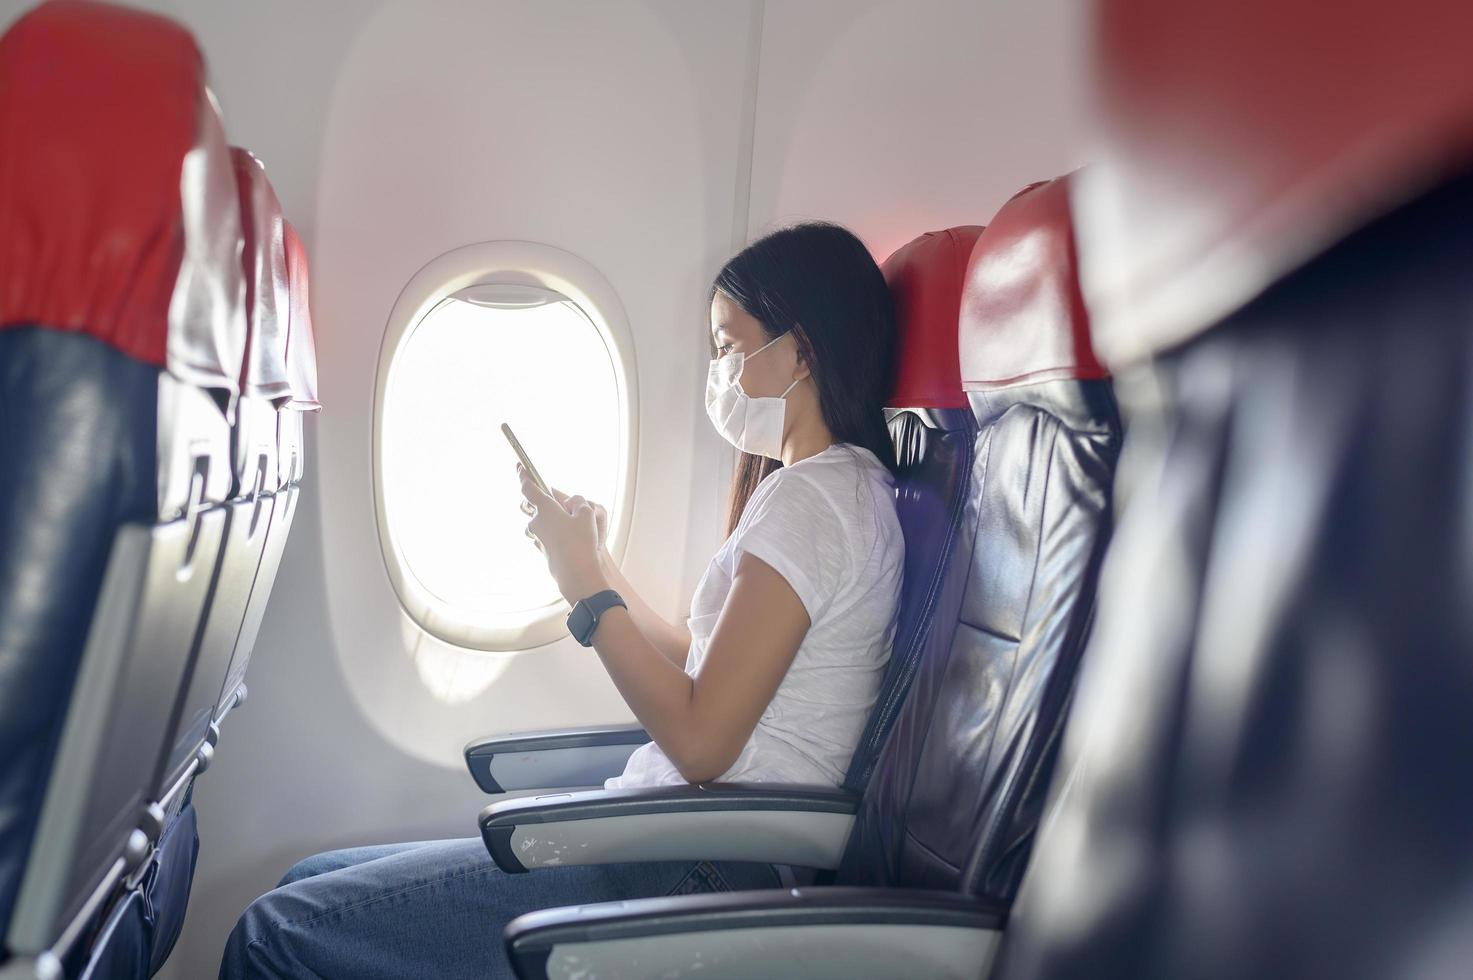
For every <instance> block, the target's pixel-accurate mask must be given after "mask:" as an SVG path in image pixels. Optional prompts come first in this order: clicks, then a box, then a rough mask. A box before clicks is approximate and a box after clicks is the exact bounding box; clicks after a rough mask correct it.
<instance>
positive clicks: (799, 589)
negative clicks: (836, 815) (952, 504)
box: [604, 443, 905, 789]
mask: <svg viewBox="0 0 1473 980" xmlns="http://www.w3.org/2000/svg"><path fill="white" fill-rule="evenodd" d="M744 552H745V553H747V554H751V555H753V556H755V557H757V558H760V559H761V560H762V561H764V562H766V563H767V564H768V565H770V566H772V567H773V568H774V569H775V570H776V571H777V572H778V574H780V575H781V576H782V577H783V578H784V579H786V580H787V582H788V584H789V585H790V586H792V588H793V591H794V592H795V593H797V595H798V598H799V599H800V600H801V601H802V603H803V608H804V609H805V610H807V612H808V619H809V624H810V625H809V627H808V632H807V634H806V635H805V636H804V637H803V642H802V643H801V644H800V645H799V647H798V652H797V654H796V655H795V656H794V658H793V662H792V664H791V665H790V666H789V667H788V672H787V674H786V676H784V677H783V680H782V683H781V684H780V685H779V686H778V689H777V693H776V694H775V695H774V696H773V698H772V702H771V703H770V704H769V705H768V706H767V710H765V711H763V712H762V717H761V719H759V720H758V722H757V727H756V728H755V729H754V730H753V732H752V736H751V738H749V739H748V740H747V744H746V745H745V746H744V747H743V748H742V751H741V754H740V755H738V756H737V759H736V762H735V763H733V764H732V766H731V768H730V769H728V770H727V771H726V772H725V773H724V774H722V775H721V777H720V781H722V782H781V783H810V784H828V785H831V786H837V785H839V784H840V783H841V782H843V780H844V773H845V770H846V769H847V768H848V766H849V760H850V757H851V756H852V755H853V754H854V747H855V745H856V744H858V742H859V736H860V734H861V733H862V732H863V730H864V725H865V721H866V720H867V719H868V718H869V713H870V709H871V708H872V707H873V706H874V703H875V698H876V697H878V695H879V688H880V680H881V678H882V677H883V676H884V673H885V665H886V664H887V663H888V662H889V659H890V644H891V641H892V640H893V638H894V633H895V617H896V609H897V607H898V605H899V602H900V578H901V571H902V566H903V564H904V558H905V541H904V539H903V538H902V537H901V534H900V521H899V519H898V518H897V517H896V515H895V484H894V479H893V478H892V477H891V475H890V472H889V471H888V470H886V469H885V466H884V464H882V463H881V462H880V461H879V460H878V459H877V458H876V457H875V455H874V453H871V452H870V451H869V450H867V449H862V448H860V447H858V446H854V445H850V444H847V443H837V444H835V445H833V446H830V447H829V448H828V449H825V450H824V451H823V452H821V453H819V454H818V455H816V456H810V457H808V458H807V459H803V460H799V461H798V462H796V463H794V464H793V465H792V466H787V467H783V468H781V469H779V470H776V471H775V472H773V473H772V474H770V475H769V476H768V477H767V478H766V479H765V480H763V481H762V482H761V483H760V484H758V486H757V489H756V490H755V491H753V493H752V496H751V499H750V500H748V501H747V507H746V510H744V511H743V512H742V516H741V520H740V521H738V523H737V527H736V530H735V531H733V532H732V534H731V537H729V538H727V539H726V542H725V543H724V544H723V545H722V546H721V549H720V550H719V551H717V552H716V556H715V557H714V558H712V559H711V564H710V565H708V566H707V567H706V573H705V575H703V576H702V577H701V582H700V584H699V585H697V586H696V592H695V595H694V597H693V598H692V599H691V615H690V634H691V645H690V652H689V654H688V655H687V658H686V668H685V670H686V673H687V674H690V675H691V676H693V677H694V676H695V674H696V671H698V670H699V669H700V666H701V662H702V661H703V660H704V659H705V657H706V645H707V642H708V641H709V640H710V638H711V631H712V630H713V629H714V628H715V626H716V619H717V616H718V615H719V614H720V612H721V607H722V606H723V605H724V604H725V603H726V596H727V593H728V592H730V591H731V582H732V579H733V577H735V575H736V568H737V562H738V560H739V559H740V557H741V555H742V554H743V553H744ZM685 781H686V780H685V778H684V777H683V776H681V775H680V771H679V770H678V769H676V768H675V764H674V763H672V762H671V761H670V759H669V758H668V757H666V755H665V753H663V752H661V751H660V748H659V746H657V745H656V744H655V743H654V742H650V743H648V744H646V745H643V746H640V748H638V749H637V750H635V752H634V754H633V755H631V756H630V757H629V762H628V764H627V765H626V766H625V768H624V774H623V775H621V776H615V777H614V778H612V779H610V780H608V781H607V782H605V783H604V785H605V787H607V788H608V789H617V788H620V787H624V786H653V785H659V784H666V783H684V782H685Z"/></svg>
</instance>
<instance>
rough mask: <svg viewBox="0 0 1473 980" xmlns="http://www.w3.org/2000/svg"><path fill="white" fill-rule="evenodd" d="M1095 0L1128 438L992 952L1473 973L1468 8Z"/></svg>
mask: <svg viewBox="0 0 1473 980" xmlns="http://www.w3.org/2000/svg"><path fill="white" fill-rule="evenodd" d="M1095 7H1096V11H1095V16H1094V23H1095V34H1094V37H1093V40H1092V47H1093V49H1094V50H1093V52H1092V63H1093V64H1094V65H1095V66H1096V77H1095V79H1094V80H1093V84H1092V89H1093V90H1094V91H1096V92H1098V93H1099V105H1098V107H1097V114H1098V118H1099V121H1100V124H1101V128H1102V133H1103V141H1102V143H1101V144H1100V147H1099V150H1098V154H1097V158H1096V161H1095V163H1093V164H1091V168H1092V169H1093V170H1094V171H1095V176H1093V177H1090V178H1089V179H1086V180H1084V181H1082V182H1081V183H1080V185H1079V188H1078V195H1077V202H1076V203H1077V214H1078V216H1079V241H1080V252H1081V261H1082V264H1083V271H1084V282H1085V286H1086V298H1087V300H1088V301H1089V302H1090V304H1091V310H1092V312H1095V313H1096V314H1097V323H1098V324H1099V326H1100V328H1101V329H1100V334H1099V340H1100V344H1101V353H1102V354H1104V355H1105V356H1106V360H1107V363H1109V364H1110V366H1111V367H1112V368H1115V369H1117V372H1118V373H1119V375H1120V376H1121V378H1122V382H1121V389H1122V404H1123V407H1124V409H1125V411H1126V414H1127V417H1128V419H1129V422H1130V426H1131V446H1130V448H1129V450H1128V455H1129V457H1130V458H1129V462H1128V465H1123V466H1122V470H1121V499H1122V502H1123V508H1122V510H1121V516H1120V530H1119V533H1118V534H1117V535H1116V537H1115V540H1114V543H1113V544H1112V546H1111V549H1110V554H1109V556H1108V558H1107V560H1106V569H1105V573H1104V578H1103V580H1102V586H1101V598H1100V614H1099V624H1098V627H1097V629H1096V631H1095V640H1094V643H1093V644H1092V646H1091V648H1090V650H1089V652H1088V654H1087V660H1086V665H1085V669H1084V672H1083V673H1082V675H1081V678H1080V684H1079V690H1078V694H1077V698H1076V706H1075V711H1074V718H1073V720H1072V721H1071V723H1070V728H1069V732H1068V734H1067V736H1066V745H1065V749H1064V752H1063V756H1062V758H1061V762H1060V765H1059V767H1058V775H1057V777H1056V779H1055V786H1054V788H1053V792H1054V796H1055V798H1054V800H1053V802H1051V804H1050V810H1049V817H1048V819H1047V821H1046V822H1045V826H1044V829H1043V831H1042V832H1041V833H1040V835H1039V841H1038V847H1037V849H1036V853H1035V855H1034V858H1033V862H1032V865H1031V867H1030V870H1029V872H1028V876H1027V880H1026V881H1025V883H1024V885H1023V888H1022V892H1021V894H1020V896H1019V900H1018V904H1017V906H1016V908H1015V912H1014V919H1013V924H1012V925H1011V926H1010V928H1009V934H1008V940H1007V942H1006V944H1005V949H1004V950H1003V952H1002V956H1001V962H1000V963H999V975H1000V976H1005V977H1007V978H1008V980H1019V978H1024V980H1027V978H1062V977H1085V976H1131V977H1147V978H1149V977H1174V978H1206V977H1250V976H1254V977H1269V976H1272V977H1325V976H1336V977H1347V978H1361V977H1454V976H1466V975H1468V973H1469V962H1470V950H1473V946H1470V944H1469V937H1470V936H1473V906H1470V904H1469V901H1468V898H1469V895H1470V894H1473V835H1470V834H1469V832H1468V828H1469V827H1473V778H1470V776H1469V772H1470V770H1469V766H1468V759H1469V758H1470V754H1473V725H1470V724H1469V718H1470V714H1473V659H1470V657H1469V651H1470V650H1473V614H1470V608H1473V607H1470V604H1469V601H1468V599H1469V596H1470V595H1473V534H1470V533H1469V532H1470V529H1473V483H1470V474H1473V371H1470V366H1473V286H1470V279H1469V275H1468V270H1469V269H1470V268H1473V234H1470V230H1469V229H1470V228H1473V59H1470V58H1469V57H1468V53H1467V43H1466V39H1467V38H1468V37H1469V36H1470V34H1473V7H1470V6H1469V5H1468V4H1466V3H1462V2H1457V0H1413V2H1410V3H1406V4H1397V5H1387V4H1377V3H1352V4H1341V5H1336V6H1334V7H1332V8H1327V7H1325V6H1324V5H1323V4H1318V3H1314V2H1312V0H1245V2H1242V3H1234V4H1222V3H1187V4H1182V3H1173V2H1170V0H1144V2H1140V0H1130V2H1116V0H1107V2H1100V3H1096V4H1095ZM1167 39H1169V41H1168V40H1167Z"/></svg>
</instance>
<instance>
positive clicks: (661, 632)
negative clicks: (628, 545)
mask: <svg viewBox="0 0 1473 980" xmlns="http://www.w3.org/2000/svg"><path fill="white" fill-rule="evenodd" d="M599 565H600V567H601V568H602V570H603V573H604V577H605V578H606V579H607V580H608V583H609V584H608V587H609V588H611V589H616V590H617V591H618V593H619V595H621V596H623V597H624V601H625V602H627V603H629V615H630V616H631V617H632V618H633V619H634V625H635V626H637V627H639V631H640V632H641V633H643V634H644V635H645V637H646V638H647V639H648V640H649V641H650V643H652V644H654V646H655V649H657V650H659V651H660V655H661V656H663V657H664V658H665V659H666V660H668V661H670V662H671V663H672V664H674V665H675V666H677V667H679V668H680V669H681V670H685V659H686V655H687V654H688V653H690V629H689V628H688V627H687V626H686V625H685V624H684V623H672V622H670V621H669V620H668V619H666V618H665V617H664V616H661V615H660V614H659V613H657V612H655V611H654V610H653V609H651V608H650V605H649V603H647V602H645V601H644V598H643V597H642V596H641V595H640V594H639V593H638V592H636V591H635V589H634V586H633V585H631V584H629V579H627V578H625V577H624V573H623V572H622V571H621V570H620V569H619V566H618V565H617V564H616V563H615V562H614V559H613V556H612V555H610V554H609V552H608V549H602V550H600V552H599Z"/></svg>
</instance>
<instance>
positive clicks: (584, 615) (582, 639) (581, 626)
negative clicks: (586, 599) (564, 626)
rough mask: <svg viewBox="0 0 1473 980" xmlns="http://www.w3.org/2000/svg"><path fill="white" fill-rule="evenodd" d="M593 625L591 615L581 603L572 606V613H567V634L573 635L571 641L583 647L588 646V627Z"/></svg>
mask: <svg viewBox="0 0 1473 980" xmlns="http://www.w3.org/2000/svg"><path fill="white" fill-rule="evenodd" d="M592 625H593V613H591V612H589V611H588V607H587V606H586V605H584V604H583V603H582V602H579V603H576V604H575V605H574V606H573V611H572V612H570V613H568V632H569V633H572V634H573V639H575V640H577V641H578V642H579V643H581V644H583V645H584V646H588V634H589V633H590V632H591V630H590V629H589V627H591V626H592Z"/></svg>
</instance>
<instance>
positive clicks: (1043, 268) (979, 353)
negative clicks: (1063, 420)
mask: <svg viewBox="0 0 1473 980" xmlns="http://www.w3.org/2000/svg"><path fill="white" fill-rule="evenodd" d="M1069 180H1070V178H1069V177H1059V178H1057V179H1056V180H1050V181H1046V182H1044V183H1039V184H1033V185H1031V186H1029V187H1026V188H1024V189H1023V190H1022V191H1020V192H1019V193H1018V194H1016V195H1014V197H1013V198H1012V200H1010V201H1008V202H1007V203H1006V204H1004V205H1003V206H1002V210H1000V211H998V212H997V216H996V217H994V218H993V219H992V223H991V224H989V225H988V226H987V231H986V232H984V233H983V235H982V237H981V238H979V239H977V245H976V247H975V248H973V249H972V257H971V262H970V264H969V266H968V269H967V282H966V288H965V291H964V292H963V295H962V309H961V371H962V387H963V388H964V389H966V390H967V391H978V390H984V391H985V390H992V389H998V388H1011V387H1013V386H1015V385H1026V384H1036V383H1038V382H1040V381H1052V380H1056V379H1060V378H1075V379H1080V380H1089V379H1098V378H1105V377H1109V372H1107V371H1106V370H1105V369H1104V367H1102V366H1101V364H1100V362H1099V360H1098V358H1096V357H1095V353H1094V348H1093V347H1092V346H1091V344H1090V336H1089V316H1088V314H1086V312H1085V309H1084V300H1083V298H1082V297H1081V296H1080V292H1079V278H1078V272H1077V261H1076V257H1075V251H1074V227H1073V222H1072V221H1071V220H1070V217H1069V191H1068V185H1069Z"/></svg>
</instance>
